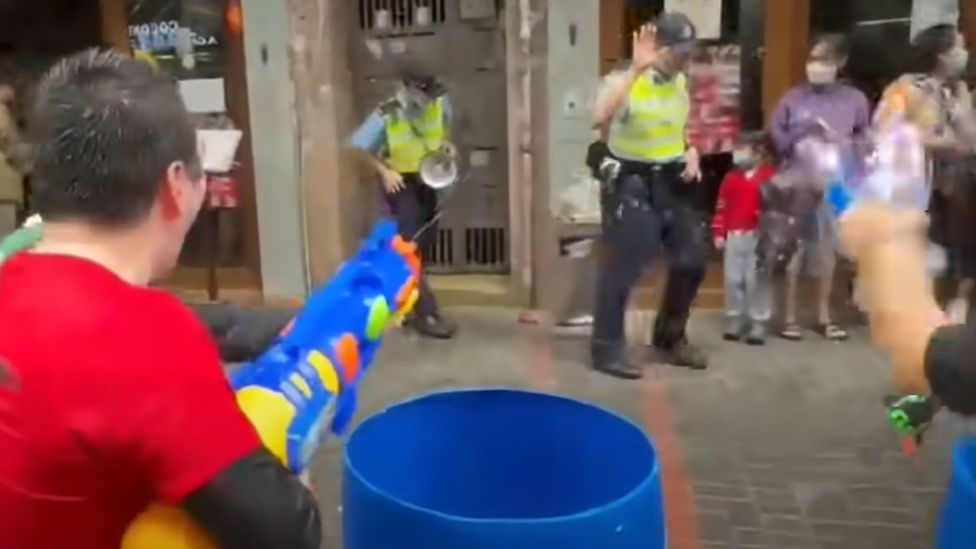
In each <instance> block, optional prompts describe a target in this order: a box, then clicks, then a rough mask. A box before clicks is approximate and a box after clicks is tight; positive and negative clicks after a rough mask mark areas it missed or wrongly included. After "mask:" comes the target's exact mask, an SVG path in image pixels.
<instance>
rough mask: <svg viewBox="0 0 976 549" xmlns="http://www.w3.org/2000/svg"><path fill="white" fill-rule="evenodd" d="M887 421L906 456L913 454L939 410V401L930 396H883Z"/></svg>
mask: <svg viewBox="0 0 976 549" xmlns="http://www.w3.org/2000/svg"><path fill="white" fill-rule="evenodd" d="M884 404H885V409H886V410H887V411H888V423H889V424H890V425H891V427H892V428H893V429H894V430H895V432H896V433H898V435H899V436H900V437H901V439H902V450H903V451H904V453H905V455H906V456H907V457H911V456H912V455H914V453H915V450H916V449H917V448H918V447H919V446H921V445H922V442H923V440H924V437H925V432H926V431H928V429H929V427H930V426H931V425H932V420H933V419H934V418H935V415H936V414H937V413H938V412H939V408H940V406H939V403H938V401H937V400H936V399H935V398H934V397H932V396H925V395H903V396H889V397H887V398H885V402H884Z"/></svg>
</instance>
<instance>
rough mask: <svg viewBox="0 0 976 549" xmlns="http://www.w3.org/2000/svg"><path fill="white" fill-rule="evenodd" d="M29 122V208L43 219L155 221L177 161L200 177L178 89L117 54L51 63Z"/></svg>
mask: <svg viewBox="0 0 976 549" xmlns="http://www.w3.org/2000/svg"><path fill="white" fill-rule="evenodd" d="M29 124H30V129H31V135H32V137H33V139H34V140H35V141H34V143H35V144H36V147H37V152H36V157H35V164H34V172H33V181H32V187H33V195H32V203H33V206H34V209H35V211H36V212H37V213H38V214H40V216H41V217H42V218H44V220H45V221H82V222H88V223H92V224H95V225H100V226H107V227H122V226H129V225H133V224H136V223H138V222H139V221H141V220H142V219H144V218H145V217H146V216H147V215H148V214H149V212H150V210H151V209H152V207H153V204H154V203H155V201H156V197H157V196H158V194H159V191H160V188H161V185H163V183H164V182H165V180H166V174H167V171H168V168H169V166H170V165H171V164H173V163H174V162H182V163H184V164H185V165H186V168H187V170H189V172H190V174H191V176H193V178H194V180H196V179H197V177H198V176H199V175H201V174H202V172H201V167H200V160H199V155H198V151H197V142H196V131H195V128H194V125H193V122H192V120H191V118H190V114H189V113H188V112H187V110H186V107H185V105H184V104H183V99H182V97H181V96H180V92H179V88H178V84H177V82H176V81H175V80H174V79H172V78H170V77H169V76H167V75H166V74H165V73H162V72H159V71H157V70H155V69H154V68H153V67H151V66H150V65H149V64H148V63H145V62H143V61H140V60H137V59H134V58H131V57H128V56H126V55H123V54H121V53H118V52H116V51H113V50H96V49H93V50H87V51H83V52H81V53H78V54H75V55H72V56H70V57H67V58H65V59H63V60H61V61H59V62H58V63H57V64H55V65H54V67H52V68H51V69H50V70H49V71H48V72H47V74H45V76H44V77H43V79H42V80H41V82H40V84H39V86H38V90H37V95H36V97H35V101H34V104H33V108H32V110H31V117H30V120H29ZM201 184H202V183H201Z"/></svg>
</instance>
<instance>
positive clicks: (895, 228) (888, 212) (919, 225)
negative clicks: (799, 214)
mask: <svg viewBox="0 0 976 549" xmlns="http://www.w3.org/2000/svg"><path fill="white" fill-rule="evenodd" d="M927 224H928V218H927V217H926V215H925V212H922V211H918V210H895V209H893V208H891V207H890V206H888V205H887V204H883V203H880V202H875V203H868V204H861V205H858V206H856V207H855V208H854V209H853V210H851V211H850V212H848V213H846V214H844V216H843V217H841V219H840V240H841V245H842V247H843V249H844V251H845V252H846V253H847V254H848V255H850V257H852V258H854V259H855V260H857V259H860V258H861V257H862V256H863V254H864V253H865V251H867V250H868V249H869V248H870V247H871V246H874V245H877V244H879V243H887V242H890V241H891V240H892V239H894V238H899V237H903V236H913V237H920V236H921V235H922V234H923V231H924V229H925V226H926V225H927Z"/></svg>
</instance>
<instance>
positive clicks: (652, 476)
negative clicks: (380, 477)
mask: <svg viewBox="0 0 976 549" xmlns="http://www.w3.org/2000/svg"><path fill="white" fill-rule="evenodd" d="M487 392H508V393H522V394H526V395H535V396H541V397H545V398H551V399H554V400H562V401H566V402H571V403H573V404H579V405H581V406H586V407H589V408H592V409H595V410H598V411H600V412H603V413H605V414H608V415H610V416H612V417H614V418H616V419H619V420H620V421H623V422H624V423H626V424H627V425H629V426H630V427H631V428H633V429H635V430H636V431H637V432H638V433H640V435H641V436H642V438H643V439H644V441H645V442H646V443H647V445H648V447H650V449H651V455H652V456H653V458H654V463H653V465H652V466H651V470H650V472H649V473H648V474H647V476H646V477H645V478H644V479H643V480H642V481H641V482H639V483H638V484H637V485H636V486H635V487H634V488H633V489H632V490H630V491H629V492H627V493H626V494H624V495H623V496H621V497H619V498H617V499H615V500H612V501H609V502H607V503H605V504H602V505H598V506H596V507H591V508H589V509H586V510H583V511H580V512H578V513H572V514H569V515H560V516H555V517H540V518H526V519H515V518H473V517H465V516H461V515H452V514H450V513H445V512H442V511H435V510H433V509H428V508H426V507H421V506H419V505H415V504H413V503H410V502H407V501H404V500H403V499H401V498H398V497H394V496H393V495H391V494H390V493H389V492H387V491H385V490H381V489H379V488H377V487H376V485H375V484H373V483H372V482H369V481H368V480H366V478H365V477H364V476H363V475H362V474H361V473H360V472H359V471H358V470H357V469H356V467H355V466H353V464H352V463H351V461H350V459H349V452H348V451H347V448H348V446H349V443H350V442H351V440H352V438H353V437H354V436H356V432H357V431H359V429H360V428H361V427H362V426H363V425H365V424H366V423H368V422H371V421H374V420H377V419H379V418H380V417H381V416H383V415H384V414H386V413H388V412H389V411H391V410H393V409H395V408H398V407H401V406H406V405H409V404H412V403H414V402H416V401H419V400H423V399H425V398H430V397H435V396H438V395H446V394H457V393H487ZM342 463H343V465H344V469H345V470H346V471H348V472H349V474H351V475H353V476H355V478H356V480H357V481H358V482H361V483H362V484H363V485H365V486H366V487H367V488H369V489H370V490H372V491H373V493H375V494H378V495H380V496H383V497H385V498H386V499H388V500H390V501H393V502H396V503H397V504H398V505H401V506H402V507H404V508H407V509H410V510H412V511H414V512H417V513H420V514H425V515H428V516H431V517H436V518H438V519H445V520H451V521H454V522H461V523H467V524H479V525H484V524H493V525H540V524H552V523H559V522H565V521H571V520H580V519H584V518H587V517H590V516H594V515H596V514H598V513H604V512H606V511H608V510H610V509H615V508H617V507H619V506H621V505H624V504H626V503H627V502H629V501H630V500H631V499H633V498H634V497H636V495H637V494H639V493H642V492H643V491H644V490H645V489H646V488H647V487H648V485H650V484H651V483H653V482H655V481H659V479H660V476H661V459H660V455H659V454H658V451H657V447H656V446H654V441H653V440H651V438H650V437H649V436H648V435H647V433H645V432H644V430H643V429H641V427H640V426H639V425H637V423H636V422H634V421H632V420H631V419H630V418H627V417H625V416H623V415H621V414H618V413H616V412H614V411H612V410H610V409H608V408H606V407H605V406H600V405H599V404H594V403H592V402H587V401H583V400H579V399H575V398H570V397H567V396H564V395H557V394H553V393H547V392H544V391H532V390H527V389H514V388H509V387H480V388H466V389H444V390H438V391H431V392H429V393H425V394H423V395H420V396H417V397H412V398H409V399H406V400H403V401H400V402H398V403H396V404H391V405H390V406H388V407H386V408H385V409H383V411H381V412H379V413H377V414H374V415H372V416H370V417H368V418H366V419H365V420H363V422H362V423H360V424H359V425H358V426H356V429H355V430H354V431H353V432H352V433H350V434H349V437H348V438H347V439H346V441H345V444H344V445H343V452H342ZM662 505H663V503H662Z"/></svg>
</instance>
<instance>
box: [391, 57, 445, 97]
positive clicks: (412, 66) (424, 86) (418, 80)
mask: <svg viewBox="0 0 976 549" xmlns="http://www.w3.org/2000/svg"><path fill="white" fill-rule="evenodd" d="M397 75H398V76H399V77H400V79H401V80H403V83H404V84H407V85H410V86H413V87H415V88H417V89H418V90H420V91H422V92H423V93H424V95H427V96H428V97H430V98H437V97H440V96H442V95H444V93H445V92H446V91H447V89H446V88H445V87H444V84H442V83H441V82H440V81H438V80H437V77H436V76H434V71H432V70H430V69H429V68H428V67H426V66H425V65H424V64H423V63H421V62H420V61H419V60H417V59H415V58H405V59H403V60H401V61H400V62H399V64H398V65H397Z"/></svg>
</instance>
